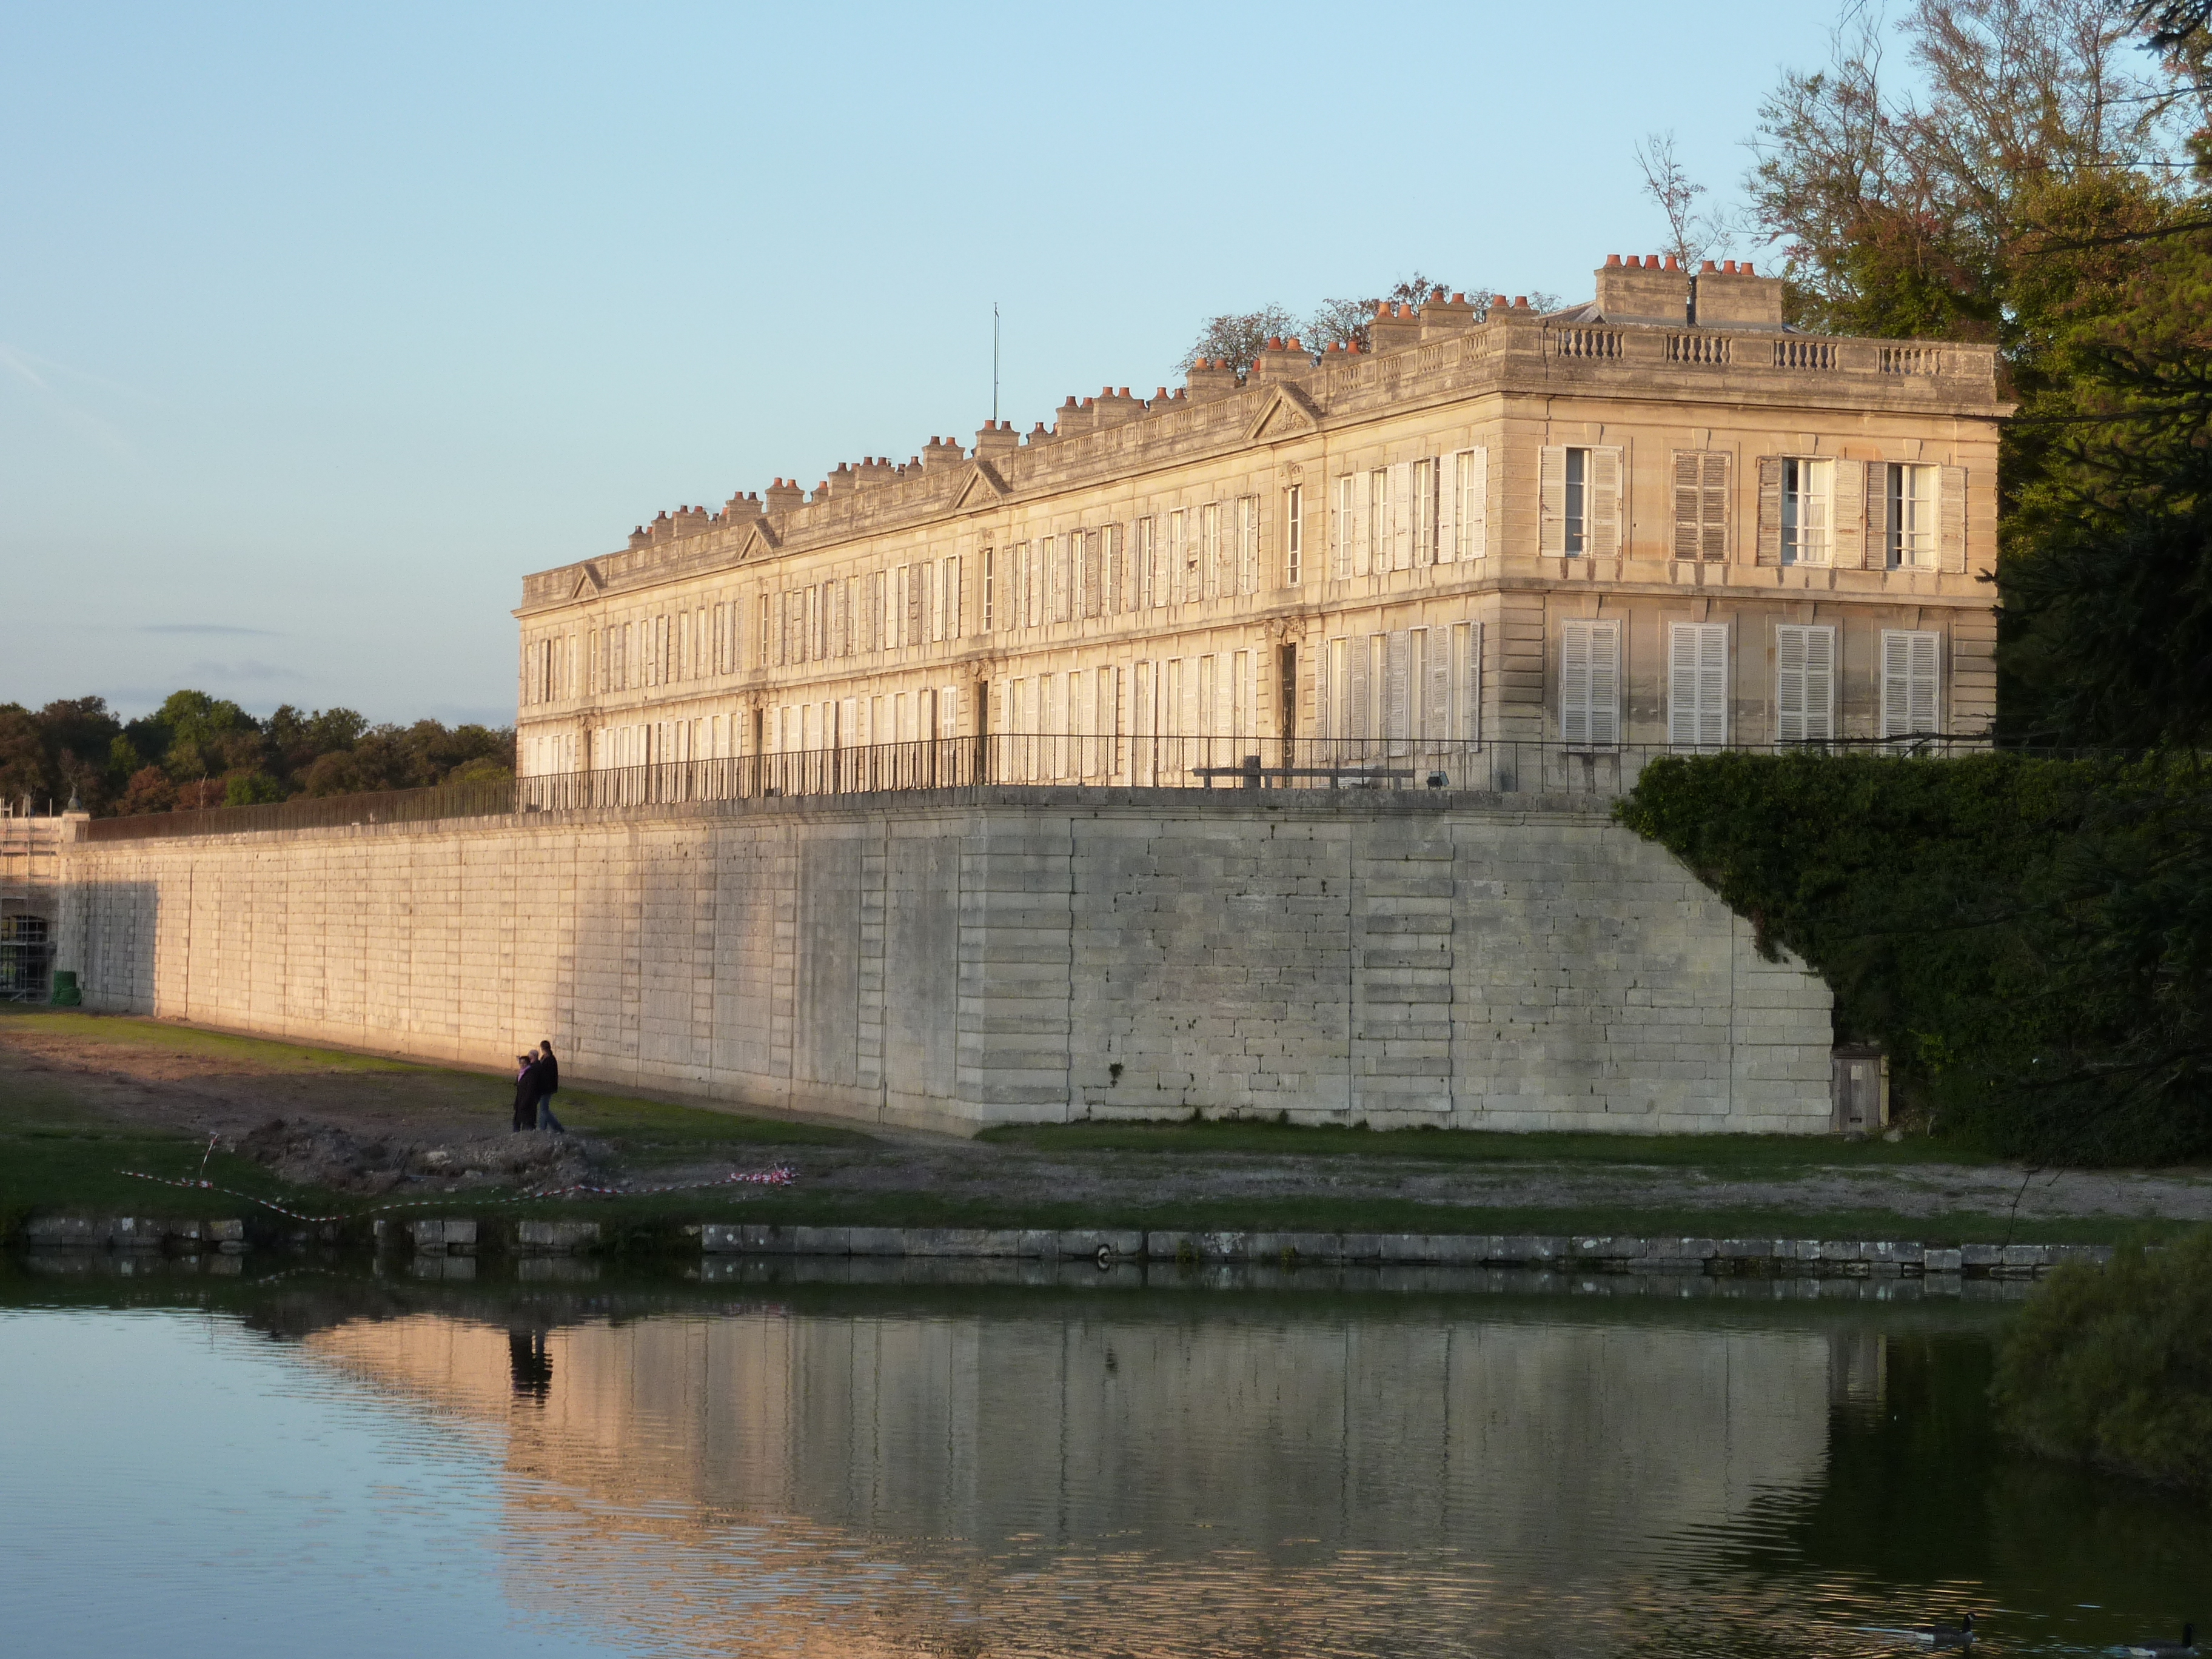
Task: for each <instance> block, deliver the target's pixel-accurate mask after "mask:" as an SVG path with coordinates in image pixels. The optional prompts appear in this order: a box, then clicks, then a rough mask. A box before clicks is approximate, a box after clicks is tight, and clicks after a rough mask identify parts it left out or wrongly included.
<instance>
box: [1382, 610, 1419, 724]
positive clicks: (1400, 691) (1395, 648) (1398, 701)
mask: <svg viewBox="0 0 2212 1659" xmlns="http://www.w3.org/2000/svg"><path fill="white" fill-rule="evenodd" d="M1386 660H1387V661H1388V663H1389V692H1388V696H1387V698H1386V700H1385V702H1384V705H1383V721H1384V725H1383V735H1384V736H1385V737H1388V738H1390V739H1391V740H1392V741H1393V742H1394V743H1399V744H1402V743H1403V742H1404V740H1405V739H1406V738H1410V737H1412V736H1413V633H1412V631H1411V630H1410V629H1403V628H1400V629H1394V630H1392V632H1391V635H1390V645H1389V655H1388V657H1387V659H1386Z"/></svg>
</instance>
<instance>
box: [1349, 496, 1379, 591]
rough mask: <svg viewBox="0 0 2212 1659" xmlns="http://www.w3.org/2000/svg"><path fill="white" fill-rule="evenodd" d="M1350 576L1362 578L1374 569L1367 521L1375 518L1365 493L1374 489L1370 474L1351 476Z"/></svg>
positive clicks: (1373, 555) (1373, 551)
mask: <svg viewBox="0 0 2212 1659" xmlns="http://www.w3.org/2000/svg"><path fill="white" fill-rule="evenodd" d="M1374 487H1375V481H1374V477H1373V475H1372V474H1370V473H1366V472H1355V473H1353V474H1352V574H1353V575H1355V576H1364V575H1366V574H1369V573H1370V572H1371V571H1372V570H1373V569H1374V568H1375V550H1374V548H1373V547H1371V546H1370V545H1369V544H1370V542H1372V541H1373V540H1374V538H1373V537H1372V536H1371V535H1370V534H1369V529H1370V525H1369V520H1371V519H1373V517H1374V516H1375V514H1374V513H1373V512H1372V511H1371V510H1370V507H1369V504H1368V500H1367V492H1368V491H1369V490H1370V489H1373V488H1374Z"/></svg>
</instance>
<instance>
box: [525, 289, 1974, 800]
mask: <svg viewBox="0 0 2212 1659" xmlns="http://www.w3.org/2000/svg"><path fill="white" fill-rule="evenodd" d="M1371 332H1372V346H1371V349H1368V350H1365V351H1360V350H1356V349H1355V350H1331V351H1328V352H1326V353H1323V354H1320V355H1318V356H1316V354H1313V353H1310V352H1309V351H1306V350H1304V349H1301V348H1300V347H1299V345H1298V343H1297V342H1296V341H1291V342H1287V343H1281V342H1273V343H1270V345H1269V347H1268V349H1267V350H1265V351H1264V352H1263V353H1262V354H1261V356H1260V358H1259V361H1258V362H1255V364H1254V365H1253V367H1252V368H1251V369H1250V371H1249V373H1248V374H1244V375H1243V376H1241V377H1240V376H1239V375H1238V374H1236V373H1234V372H1233V371H1232V370H1231V369H1229V368H1226V367H1223V366H1219V365H1209V366H1202V367H1200V368H1197V369H1195V370H1194V371H1193V372H1192V373H1191V374H1190V375H1189V377H1188V384H1187V385H1186V386H1183V387H1182V388H1180V389H1178V390H1176V392H1173V393H1170V392H1167V391H1165V390H1164V389H1163V390H1161V391H1160V392H1158V394H1157V395H1155V396H1154V397H1152V398H1150V399H1143V398H1134V397H1132V396H1130V395H1129V392H1128V390H1127V388H1126V387H1124V388H1122V389H1121V390H1120V391H1118V392H1117V391H1113V390H1110V389H1108V390H1104V391H1102V392H1100V394H1099V395H1098V396H1097V397H1096V398H1085V399H1083V400H1082V401H1081V402H1078V401H1077V400H1076V399H1075V398H1069V399H1068V400H1067V403H1066V405H1065V406H1064V407H1063V408H1062V409H1061V410H1060V411H1059V418H1058V420H1057V422H1055V423H1054V425H1053V426H1052V427H1051V428H1046V427H1045V426H1044V425H1043V424H1042V422H1040V423H1039V424H1038V426H1037V428H1036V430H1034V431H1032V432H1031V433H1030V434H1029V435H1028V436H1027V438H1026V439H1024V438H1023V437H1021V436H1020V435H1018V434H1017V433H1016V432H1014V431H1013V429H1012V426H1011V425H1010V424H1007V423H1000V424H995V425H991V426H987V427H985V428H983V429H982V430H981V431H980V432H978V433H977V434H976V435H975V444H974V446H973V447H963V446H962V445H960V444H958V443H957V442H954V441H951V440H948V439H932V440H931V441H930V443H929V444H928V446H927V448H926V449H925V451H924V452H923V453H922V454H921V455H920V456H917V457H915V459H912V460H909V461H908V463H907V464H906V465H902V466H901V465H891V464H890V462H889V461H888V460H884V459H866V460H863V461H862V462H860V464H859V465H856V466H855V465H840V466H839V467H838V468H837V469H836V471H835V472H834V473H833V474H832V475H831V476H830V477H829V478H828V479H826V480H824V481H823V483H820V484H819V485H817V487H816V489H814V490H813V491H812V492H811V494H810V493H809V492H806V491H804V490H802V489H800V488H799V486H798V485H797V484H796V483H793V482H790V481H787V480H784V479H778V480H776V481H775V483H772V484H771V485H770V486H769V488H768V489H766V490H765V491H763V492H762V493H761V494H760V495H734V496H732V498H731V499H730V501H728V503H727V504H726V506H725V507H724V508H723V510H722V511H721V512H720V513H709V512H708V510H707V509H705V508H703V507H683V508H679V509H678V511H676V512H675V513H662V514H660V516H659V517H658V518H656V519H655V520H653V524H652V526H650V527H649V528H646V529H641V530H639V531H637V532H635V533H634V534H633V535H632V536H631V537H630V541H629V546H628V547H627V548H625V549H623V550H621V551H619V552H616V553H612V554H609V555H607V556H604V557H599V558H592V559H586V560H585V561H583V562H580V563H576V564H570V565H564V566H562V567H560V568H556V569H552V570H547V571H543V572H540V573H538V574H534V575H532V576H530V577H528V578H526V580H525V582H524V587H523V603H522V605H521V606H520V609H519V610H518V611H517V612H516V613H515V614H516V615H517V617H519V619H520V623H521V672H520V719H519V731H520V751H521V770H522V772H523V774H524V775H525V776H526V777H530V776H542V775H548V774H559V773H566V772H575V771H581V770H592V769H609V768H618V767H630V766H638V765H643V764H648V763H659V762H671V761H684V760H698V759H707V758H711V757H725V756H738V755H750V754H774V753H779V752H789V751H793V750H840V749H851V748H855V747H861V746H866V745H872V744H888V743H899V742H909V741H913V740H915V739H919V738H930V737H939V738H944V737H969V736H975V735H978V734H982V733H994V734H997V733H1012V734H1023V733H1045V734H1056V735H1057V734H1066V735H1070V736H1073V737H1075V738H1080V739H1083V741H1078V742H1069V743H1055V744H1040V745H1036V746H1034V747H1032V748H1030V749H1026V750H1024V759H1023V761H1022V763H1021V764H1022V765H1023V767H1024V769H1025V770H1024V773H1023V775H1022V776H1021V778H1020V779H1019V780H1015V779H1009V780H1007V781H1030V780H1035V781H1047V780H1056V781H1071V782H1073V781H1096V782H1103V783H1133V784H1142V783H1147V782H1155V781H1157V782H1167V781H1171V780H1170V777H1169V776H1167V775H1165V772H1166V770H1167V769H1168V767H1169V766H1170V764H1171V765H1172V766H1173V768H1175V769H1177V770H1178V771H1179V770H1181V769H1187V767H1188V765H1189V764H1191V763H1194V750H1193V747H1192V745H1191V744H1181V745H1168V746H1166V747H1165V748H1163V745H1162V744H1160V743H1159V742H1158V739H1162V738H1238V739H1248V740H1249V739H1251V738H1260V739H1262V740H1265V739H1271V738H1283V737H1294V738H1337V739H1343V740H1346V742H1347V743H1349V744H1352V752H1355V753H1356V752H1358V745H1359V744H1361V743H1363V742H1375V741H1377V740H1381V741H1382V742H1384V743H1389V744H1397V745H1400V746H1397V747H1394V748H1392V749H1391V750H1389V752H1393V753H1407V752H1419V750H1422V749H1424V748H1425V749H1429V750H1436V751H1437V752H1449V751H1450V750H1453V749H1454V748H1456V747H1457V746H1458V745H1462V744H1474V743H1480V744H1483V745H1484V747H1485V748H1486V750H1498V749H1500V748H1511V747H1515V746H1516V745H1520V744H1528V743H1529V742H1531V741H1533V742H1535V743H1538V744H1543V745H1545V746H1546V750H1553V749H1556V750H1559V751H1561V752H1569V751H1575V750H1582V751H1586V752H1587V751H1602V750H1607V749H1612V748H1615V747H1626V748H1634V747H1635V746H1637V745H1662V744H1676V745H1699V746H1708V745H1716V744H1738V745H1743V744H1771V743H1781V742H1794V741H1800V740H1807V739H1821V738H1832V739H1873V738H1894V737H1899V736H1902V735H1907V734H1911V733H1918V732H1937V733H1945V734H1949V735H1952V736H1956V737H1972V736H1974V735H1977V734H1978V733H1980V732H1983V731H1984V729H1985V728H1986V726H1987V724H1988V722H1989V720H1990V716H1991V714H1992V713H1993V711H1994V704H1995V682H1994V669H1993V662H1992V647H1993V643H1994V637H1995V621H1994V616H1993V606H1992V600H1991V593H1990V588H1989V586H1987V584H1985V583H1984V582H1982V581H1981V580H1978V576H1979V574H1980V573H1981V572H1983V571H1984V570H1986V569H1988V568H1990V565H1991V564H1992V563H1993V562H1994V560H1995V555H1996V466H1997V425H1998V422H1999V421H2000V419H2001V418H2002V416H2004V415H2005V414H2006V413H2008V410H2009V407H2010V405H2009V404H2008V403H2007V402H2006V401H2005V400H2004V398H2003V396H2002V387H2001V385H2000V382H1999V379H1998V368H1997V362H1996V353H1995V351H1994V349H1992V348H1990V347H1986V346H1973V345H1957V344H1951V343H1925V344H1919V343H1899V342H1895V341H1883V340H1858V339H1841V338H1832V337H1815V336H1809V335H1804V334H1799V333H1795V332H1792V331H1789V330H1788V329H1786V328H1785V327H1784V324H1783V310H1782V284H1781V283H1780V281H1779V280H1778V279H1776V278H1772V277H1766V276H1758V275H1756V274H1755V273H1754V272H1753V269H1752V267H1751V266H1750V265H1748V264H1747V265H1744V266H1742V267H1741V269H1738V268H1737V267H1736V266H1735V264H1734V262H1732V261H1731V262H1729V264H1727V265H1724V266H1722V267H1719V268H1715V267H1714V266H1713V265H1712V264H1710V263H1708V264H1707V265H1706V267H1705V270H1702V271H1701V272H1699V273H1697V274H1696V275H1694V276H1693V275H1692V274H1691V273H1690V272H1688V271H1686V270H1679V269H1676V268H1674V265H1673V264H1672V262H1671V261H1670V262H1668V263H1667V264H1662V263H1661V261H1660V260H1659V259H1658V258H1656V257H1655V258H1637V257H1635V256H1631V257H1629V258H1627V259H1626V260H1623V259H1621V258H1619V257H1617V256H1615V257H1613V258H1607V261H1606V264H1605V265H1604V267H1603V269H1601V270H1599V271H1597V273H1596V297H1595V300H1594V301H1592V302H1590V303H1589V304H1585V305H1582V306H1577V307H1571V308H1570V309H1567V310H1565V311H1559V312H1554V313H1548V314H1543V313H1536V312H1534V311H1532V310H1531V309H1530V308H1529V307H1528V305H1527V303H1526V301H1517V300H1516V301H1512V302H1511V303H1510V304H1509V303H1508V302H1507V301H1506V300H1505V299H1504V296H1503V295H1500V296H1498V297H1497V298H1496V299H1494V300H1492V301H1491V303H1490V305H1489V306H1488V307H1486V308H1481V309H1479V308H1478V307H1476V306H1474V305H1473V304H1471V303H1469V302H1468V301H1466V300H1464V299H1463V298H1462V297H1461V296H1458V295H1453V296H1451V297H1449V298H1446V297H1445V296H1444V295H1443V293H1442V291H1441V290H1439V291H1438V293H1437V296H1436V297H1435V298H1434V299H1432V300H1431V301H1430V302H1429V303H1428V304H1426V305H1425V306H1422V307H1419V309H1418V310H1416V309H1414V308H1413V307H1395V308H1385V310H1384V311H1383V313H1380V314H1378V315H1377V316H1376V318H1375V319H1374V321H1373V324H1372V327H1371ZM1251 746H1252V745H1251V744H1249V742H1241V743H1234V744H1219V745H1218V750H1217V746H1216V745H1212V744H1206V745H1200V746H1199V747H1198V749H1197V750H1196V751H1195V753H1196V755H1197V756H1198V757H1211V758H1212V759H1214V760H1216V761H1220V760H1225V759H1228V758H1229V757H1231V756H1232V755H1234V754H1237V753H1241V752H1242V751H1243V750H1246V749H1248V748H1249V747H1251ZM1461 752H1462V754H1464V753H1466V752H1468V751H1465V750H1462V751H1461ZM1164 753H1166V754H1170V755H1171V756H1172V757H1173V758H1172V761H1171V762H1163V760H1162V759H1161V757H1162V755H1163V754H1164ZM1269 764H1271V765H1272V764H1274V762H1273V760H1272V759H1271V760H1270V762H1269ZM1172 781H1182V779H1181V778H1180V777H1177V778H1175V779H1174V780H1172ZM1453 781H1454V782H1455V783H1458V782H1461V781H1462V780H1461V779H1454V780H1453ZM1465 781H1468V782H1470V783H1474V784H1477V785H1478V786H1479V784H1480V779H1479V778H1468V779H1467V780H1465Z"/></svg>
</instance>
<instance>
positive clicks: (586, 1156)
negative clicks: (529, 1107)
mask: <svg viewBox="0 0 2212 1659" xmlns="http://www.w3.org/2000/svg"><path fill="white" fill-rule="evenodd" d="M235 1150H236V1151H238V1152H242V1153H244V1154H245V1155H246V1157H248V1158H252V1159H253V1160H254V1162H256V1163H257V1164H263V1165H264V1166H266V1167H267V1168H268V1169H269V1170H271V1171H273V1172H274V1173H275V1174H276V1175H279V1176H283V1178H284V1179H285V1180H286V1181H289V1182H294V1183H295V1184H296V1185H299V1186H302V1187H324V1188H331V1189H332V1190H334V1191H337V1192H343V1193H360V1194H365V1195H367V1196H370V1197H376V1196H380V1195H382V1194H386V1193H388V1192H391V1191H392V1190H394V1189H395V1188H401V1187H404V1188H409V1189H410V1190H419V1191H422V1192H428V1193H444V1192H455V1191H460V1190H463V1189H465V1188H476V1187H485V1188H489V1187H512V1188H518V1189H520V1190H524V1191H529V1190H533V1189H538V1188H556V1187H567V1186H572V1185H574V1184H575V1183H576V1182H580V1181H583V1180H586V1179H587V1178H588V1177H589V1176H590V1175H591V1173H592V1165H593V1164H594V1162H595V1161H596V1155H597V1153H598V1151H599V1148H598V1146H597V1145H596V1143H594V1142H592V1141H591V1140H589V1139H586V1138H585V1137H582V1136H580V1135H556V1134H550V1133H541V1132H538V1131H532V1132H529V1133H523V1134H494V1135H485V1136H482V1137H479V1138H476V1139H457V1140H446V1141H441V1142H438V1143H435V1144H426V1143H423V1142H420V1141H415V1140H404V1139H398V1138H394V1137H375V1136H368V1135H358V1134H355V1133H351V1132H350V1131H349V1130H346V1129H342V1128H340V1127H337V1125H336V1124H333V1123H319V1122H316V1121H313V1120H311V1119H307V1118H292V1119H289V1120H287V1119H284V1118H281V1117H279V1118H271V1119H270V1121H268V1122H266V1123H264V1124H263V1125H261V1126H260V1127H258V1128H256V1129H253V1130H250V1131H249V1132H247V1133H245V1134H243V1135H240V1137H239V1138H238V1141H237V1143H236V1146H235Z"/></svg>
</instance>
